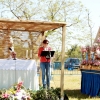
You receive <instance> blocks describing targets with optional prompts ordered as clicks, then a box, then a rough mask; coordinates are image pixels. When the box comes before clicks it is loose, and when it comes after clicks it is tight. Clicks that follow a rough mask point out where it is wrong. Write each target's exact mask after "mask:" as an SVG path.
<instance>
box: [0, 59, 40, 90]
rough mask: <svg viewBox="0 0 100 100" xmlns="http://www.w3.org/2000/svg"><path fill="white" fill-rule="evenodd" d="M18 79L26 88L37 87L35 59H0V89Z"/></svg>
mask: <svg viewBox="0 0 100 100" xmlns="http://www.w3.org/2000/svg"><path fill="white" fill-rule="evenodd" d="M20 81H23V85H24V86H25V87H26V88H27V89H28V88H29V89H32V90H38V89H39V84H38V76H37V66H36V61H35V60H20V59H17V60H11V59H10V60H6V59H0V89H3V88H10V87H11V86H12V85H13V84H15V83H17V82H20Z"/></svg>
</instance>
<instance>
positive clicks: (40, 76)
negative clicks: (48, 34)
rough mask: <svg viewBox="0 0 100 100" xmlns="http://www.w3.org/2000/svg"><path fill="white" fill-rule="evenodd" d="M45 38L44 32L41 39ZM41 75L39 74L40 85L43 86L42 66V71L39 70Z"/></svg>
mask: <svg viewBox="0 0 100 100" xmlns="http://www.w3.org/2000/svg"><path fill="white" fill-rule="evenodd" d="M44 39H45V36H44V33H43V32H42V33H41V40H42V41H43V40H44ZM39 73H40V75H39V85H40V86H42V71H41V68H40V71H39Z"/></svg>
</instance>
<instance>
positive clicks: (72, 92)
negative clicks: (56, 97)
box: [65, 89, 100, 100]
mask: <svg viewBox="0 0 100 100" xmlns="http://www.w3.org/2000/svg"><path fill="white" fill-rule="evenodd" d="M65 93H66V94H67V96H68V98H73V99H75V98H77V100H82V99H88V98H89V96H88V95H86V94H82V93H81V90H79V89H77V90H65ZM91 98H92V97H91ZM96 98H99V99H100V97H96Z"/></svg>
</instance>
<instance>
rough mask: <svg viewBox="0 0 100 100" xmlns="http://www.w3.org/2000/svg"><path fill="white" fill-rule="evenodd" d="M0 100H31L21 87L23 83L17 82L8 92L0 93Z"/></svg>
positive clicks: (25, 90)
mask: <svg viewBox="0 0 100 100" xmlns="http://www.w3.org/2000/svg"><path fill="white" fill-rule="evenodd" d="M0 100H32V98H31V96H30V93H29V92H28V91H27V89H25V87H24V86H23V82H19V83H17V84H15V85H13V86H12V87H11V88H9V89H8V90H3V91H1V93H0Z"/></svg>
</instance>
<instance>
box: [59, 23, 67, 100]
mask: <svg viewBox="0 0 100 100" xmlns="http://www.w3.org/2000/svg"><path fill="white" fill-rule="evenodd" d="M65 37H66V25H64V26H63V27H62V52H61V80H60V87H61V100H64V57H65Z"/></svg>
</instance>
